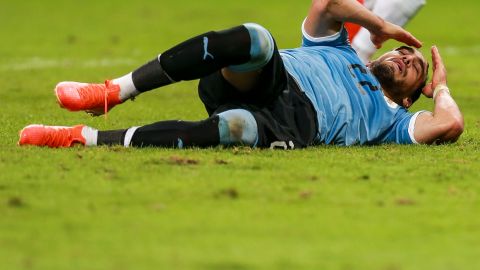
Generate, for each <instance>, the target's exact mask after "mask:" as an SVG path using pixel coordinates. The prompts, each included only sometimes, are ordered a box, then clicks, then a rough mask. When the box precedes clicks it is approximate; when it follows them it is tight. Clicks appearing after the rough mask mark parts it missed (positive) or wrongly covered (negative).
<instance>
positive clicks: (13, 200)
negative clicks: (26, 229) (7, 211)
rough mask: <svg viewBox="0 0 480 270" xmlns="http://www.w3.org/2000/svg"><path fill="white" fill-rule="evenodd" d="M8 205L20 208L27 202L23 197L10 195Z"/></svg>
mask: <svg viewBox="0 0 480 270" xmlns="http://www.w3.org/2000/svg"><path fill="white" fill-rule="evenodd" d="M7 205H8V206H10V207H16V208H19V207H24V206H25V202H24V201H23V200H22V198H20V197H16V196H15V197H10V198H9V199H8V201H7Z"/></svg>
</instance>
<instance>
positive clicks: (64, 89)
mask: <svg viewBox="0 0 480 270" xmlns="http://www.w3.org/2000/svg"><path fill="white" fill-rule="evenodd" d="M55 95H56V96H57V101H58V103H59V104H60V106H61V107H62V108H65V109H67V110H70V111H86V112H87V113H89V114H91V115H95V116H97V115H101V114H104V113H107V112H108V111H109V110H110V109H111V108H113V107H114V106H115V105H117V104H120V103H122V101H121V100H120V86H118V85H116V84H113V83H112V82H111V81H108V80H107V81H105V84H93V83H79V82H61V83H59V84H57V86H56V87H55Z"/></svg>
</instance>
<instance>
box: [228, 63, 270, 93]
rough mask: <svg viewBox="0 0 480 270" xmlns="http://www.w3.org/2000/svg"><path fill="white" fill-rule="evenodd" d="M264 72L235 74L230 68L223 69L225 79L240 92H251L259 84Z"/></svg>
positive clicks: (255, 71)
mask: <svg viewBox="0 0 480 270" xmlns="http://www.w3.org/2000/svg"><path fill="white" fill-rule="evenodd" d="M261 74H262V70H261V69H259V70H254V71H249V72H235V71H232V70H230V69H229V68H228V67H227V68H223V69H222V76H223V78H224V79H225V80H226V81H227V82H229V83H230V84H231V85H232V86H233V87H235V88H236V89H237V90H238V91H240V92H249V91H252V90H253V88H254V87H255V86H256V85H257V84H258V81H259V80H260V77H261Z"/></svg>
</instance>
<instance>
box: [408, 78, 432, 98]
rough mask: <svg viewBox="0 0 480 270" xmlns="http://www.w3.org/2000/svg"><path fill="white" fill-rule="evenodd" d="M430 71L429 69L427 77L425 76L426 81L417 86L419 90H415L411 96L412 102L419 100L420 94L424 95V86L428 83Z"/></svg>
mask: <svg viewBox="0 0 480 270" xmlns="http://www.w3.org/2000/svg"><path fill="white" fill-rule="evenodd" d="M428 77H429V76H428V71H427V77H426V78H425V81H423V82H422V84H420V86H419V87H418V88H417V90H415V92H413V94H412V96H411V98H412V104H413V103H415V101H417V100H418V99H419V98H420V96H421V95H422V93H423V88H424V87H425V85H427V82H428Z"/></svg>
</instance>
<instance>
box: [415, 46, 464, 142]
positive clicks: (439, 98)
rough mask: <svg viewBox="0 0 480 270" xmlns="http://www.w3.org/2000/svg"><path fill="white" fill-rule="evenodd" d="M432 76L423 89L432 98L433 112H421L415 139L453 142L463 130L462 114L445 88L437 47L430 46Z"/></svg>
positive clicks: (443, 72) (444, 73) (442, 66)
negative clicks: (433, 103)
mask: <svg viewBox="0 0 480 270" xmlns="http://www.w3.org/2000/svg"><path fill="white" fill-rule="evenodd" d="M432 62H433V77H432V82H430V83H429V84H428V85H427V86H426V87H425V88H424V90H423V93H424V95H425V96H427V97H430V98H433V101H434V102H435V107H434V110H433V113H429V112H427V113H421V114H419V115H418V117H417V120H416V122H415V132H414V136H415V140H416V141H417V142H419V143H426V144H432V143H448V142H455V141H457V139H458V138H459V137H460V135H461V134H462V132H463V127H464V122H463V116H462V113H461V112H460V109H459V108H458V106H457V104H456V103H455V100H453V98H452V96H450V92H449V90H448V88H447V72H446V69H445V66H444V65H443V62H442V58H441V56H440V53H439V52H438V49H437V47H435V46H434V47H432Z"/></svg>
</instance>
